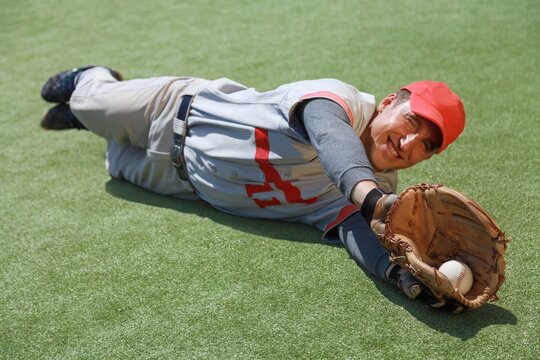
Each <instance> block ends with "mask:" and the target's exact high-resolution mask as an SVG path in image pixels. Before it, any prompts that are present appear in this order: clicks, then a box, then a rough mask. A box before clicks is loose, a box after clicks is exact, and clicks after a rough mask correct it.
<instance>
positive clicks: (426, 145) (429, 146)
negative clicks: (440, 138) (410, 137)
mask: <svg viewBox="0 0 540 360" xmlns="http://www.w3.org/2000/svg"><path fill="white" fill-rule="evenodd" d="M423 143H424V151H425V152H426V153H428V154H430V153H431V152H433V149H434V146H433V144H432V143H431V141H428V140H425V141H423Z"/></svg>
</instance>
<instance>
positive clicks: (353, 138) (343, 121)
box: [295, 99, 390, 280]
mask: <svg viewBox="0 0 540 360" xmlns="http://www.w3.org/2000/svg"><path fill="white" fill-rule="evenodd" d="M296 115H297V117H298V118H299V120H300V122H301V124H303V125H304V128H303V129H301V131H300V132H302V133H303V130H305V132H306V134H307V136H308V137H309V141H310V142H311V144H312V145H313V146H314V147H315V149H316V150H317V154H318V156H319V159H320V161H321V163H322V165H323V167H324V169H325V171H326V173H327V175H328V177H329V178H330V179H331V180H332V181H333V182H334V183H335V184H336V185H337V186H338V188H339V189H340V190H341V192H342V193H343V194H344V195H345V196H346V197H347V198H348V199H350V195H351V191H352V189H353V187H354V185H356V184H357V183H358V182H359V181H361V180H366V179H369V180H373V181H375V175H374V172H373V168H372V167H371V164H370V162H369V160H368V158H367V155H366V151H365V149H364V145H363V144H362V142H361V141H360V139H359V138H358V135H357V134H356V132H355V131H354V130H353V129H352V127H351V126H350V124H349V119H348V117H347V114H346V113H345V111H344V110H343V108H342V107H341V106H340V105H338V104H337V103H335V102H333V101H331V100H327V99H313V100H309V101H307V102H305V103H303V104H301V106H300V107H299V108H298V109H297V110H296ZM295 125H298V124H295ZM296 127H297V126H296ZM302 135H304V134H302ZM333 232H334V233H333V235H334V236H336V237H338V238H339V240H340V241H341V243H342V244H343V245H344V246H345V248H346V249H347V251H348V253H349V255H350V256H351V257H352V258H353V259H354V260H355V261H356V263H357V264H359V265H360V266H362V267H364V268H365V269H366V270H368V271H369V272H370V273H372V274H373V275H375V276H377V277H378V278H380V279H383V280H386V277H385V274H386V271H387V269H388V267H389V266H390V260H389V258H388V253H387V252H386V251H385V250H384V248H383V247H382V246H381V244H380V243H379V241H378V240H377V237H376V236H375V234H373V232H372V231H371V229H370V227H369V225H368V224H367V223H366V221H365V220H364V218H363V217H362V215H361V214H360V213H359V212H357V213H354V214H352V215H351V216H350V217H349V218H347V219H345V220H344V221H343V222H342V223H340V224H339V225H338V226H337V227H336V228H335V230H333ZM328 236H332V234H328Z"/></svg>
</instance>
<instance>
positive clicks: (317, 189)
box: [41, 66, 465, 298]
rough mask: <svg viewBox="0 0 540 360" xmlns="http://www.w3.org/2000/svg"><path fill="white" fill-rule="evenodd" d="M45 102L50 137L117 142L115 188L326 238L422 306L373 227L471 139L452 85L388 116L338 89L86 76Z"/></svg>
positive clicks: (381, 106)
mask: <svg viewBox="0 0 540 360" xmlns="http://www.w3.org/2000/svg"><path fill="white" fill-rule="evenodd" d="M41 95H42V97H43V98H44V99H45V100H46V101H49V102H53V103H58V105H56V106H54V107H53V108H51V109H50V110H49V111H48V112H47V113H45V115H44V117H43V119H42V123H41V125H42V127H43V128H45V129H55V130H61V129H70V128H77V129H87V130H90V131H91V132H93V133H95V134H97V135H99V136H101V137H103V138H104V139H106V141H107V144H108V146H107V159H106V167H107V170H108V171H109V173H110V175H111V176H112V177H113V178H116V179H121V180H125V181H128V182H130V183H133V184H135V185H138V186H140V187H143V188H145V189H148V190H151V191H153V192H156V193H159V194H163V195H169V196H173V197H177V198H181V199H202V200H204V201H206V202H208V203H209V204H210V205H211V206H213V207H214V208H216V209H218V210H220V211H223V212H226V213H230V214H236V215H239V216H246V217H256V218H266V219H281V220H285V221H294V222H302V223H306V224H309V225H313V226H315V227H317V228H319V229H320V230H322V231H323V237H324V239H326V240H328V241H331V242H340V243H342V244H343V245H344V247H345V248H346V249H347V251H348V252H349V254H350V255H351V257H352V258H353V259H354V260H355V261H356V262H357V263H358V264H359V265H361V266H363V267H364V268H365V269H367V270H368V271H369V272H371V273H372V274H374V275H375V276H377V277H378V278H380V279H383V280H385V281H389V282H392V283H394V284H396V285H397V286H398V287H399V288H400V289H401V290H402V291H403V292H404V293H405V294H406V295H407V296H409V297H410V298H415V297H418V295H419V294H420V293H421V290H422V289H421V287H420V285H419V284H418V281H416V280H415V279H414V277H412V276H411V275H408V273H407V272H405V271H403V270H402V269H400V268H399V266H397V265H392V264H391V263H390V261H389V259H388V253H387V252H386V251H385V250H384V249H383V248H382V246H381V245H380V243H379V241H378V240H377V235H376V232H377V231H375V230H372V229H371V227H370V223H371V221H372V219H380V218H384V216H385V212H386V211H387V209H388V205H389V204H391V202H392V199H393V198H395V196H393V195H391V194H392V193H395V192H396V186H397V170H399V169H403V168H408V167H410V166H413V165H414V164H416V163H419V162H421V161H423V160H426V159H429V158H430V157H431V156H432V155H434V154H437V153H441V152H442V151H443V150H445V149H446V147H447V146H448V145H449V144H450V143H452V142H453V141H454V140H455V139H456V138H457V137H458V136H459V134H460V133H461V132H462V130H463V128H464V125H465V113H464V109H463V105H462V103H461V100H460V99H459V97H458V96H457V95H456V94H455V93H453V92H452V91H451V90H450V89H449V88H448V86H446V85H445V84H444V83H441V82H434V81H419V82H415V83H412V84H409V85H407V86H404V87H403V88H402V89H400V90H399V91H398V92H397V93H392V94H390V95H388V96H386V97H385V98H384V99H382V101H380V102H379V103H378V104H377V103H376V102H375V98H374V97H373V96H372V95H370V94H367V93H363V92H360V91H358V90H357V89H356V88H354V87H352V86H351V85H348V84H346V83H344V82H341V81H338V80H335V79H320V80H308V81H299V82H294V83H291V84H286V85H283V86H280V87H278V88H277V89H275V90H272V91H268V92H259V91H257V90H255V89H253V88H248V87H246V86H244V85H242V84H239V83H237V82H234V81H232V80H230V79H226V78H222V79H217V80H206V79H201V78H193V77H155V78H150V79H135V80H129V81H123V79H122V76H121V75H120V73H119V72H117V71H115V70H112V69H109V68H105V67H94V66H86V67H81V68H76V69H72V70H66V71H63V72H60V73H58V74H56V75H54V76H53V77H51V78H50V79H49V80H48V81H47V82H46V83H45V85H44V86H43V88H42V93H41ZM389 194H390V195H389ZM374 231H375V233H374Z"/></svg>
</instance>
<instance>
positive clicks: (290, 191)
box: [246, 128, 317, 208]
mask: <svg viewBox="0 0 540 360" xmlns="http://www.w3.org/2000/svg"><path fill="white" fill-rule="evenodd" d="M255 145H256V147H257V150H256V151H255V161H256V162H257V164H259V168H260V169H261V170H262V172H263V174H264V176H265V179H266V182H265V183H264V184H263V185H251V184H248V185H246V192H247V195H248V196H249V197H250V198H253V195H254V194H256V193H265V192H270V191H274V189H273V188H272V186H270V184H273V185H274V186H275V187H276V188H277V189H279V190H281V191H282V192H283V195H285V200H286V201H287V202H288V203H302V204H313V203H314V202H316V201H317V197H312V198H309V199H303V198H302V194H301V192H300V189H298V188H297V187H296V186H294V185H293V184H292V183H291V182H290V181H283V179H281V176H279V172H278V171H277V170H276V168H275V167H274V165H272V163H271V162H270V160H269V158H270V141H269V139H268V130H264V129H258V128H256V129H255ZM253 201H255V203H256V204H257V205H258V206H259V207H261V208H265V207H267V206H274V205H280V204H281V202H280V201H279V199H277V198H276V197H272V199H270V200H260V199H255V198H253Z"/></svg>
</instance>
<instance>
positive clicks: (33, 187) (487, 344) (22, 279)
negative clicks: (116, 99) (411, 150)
mask: <svg viewBox="0 0 540 360" xmlns="http://www.w3.org/2000/svg"><path fill="white" fill-rule="evenodd" d="M0 5H1V6H0V18H1V22H0V28H1V31H0V53H1V55H0V83H1V84H2V90H1V91H2V96H0V108H1V109H2V112H1V114H0V143H1V144H2V151H1V152H0V164H1V165H2V172H0V183H1V189H2V191H1V193H0V200H1V207H0V218H1V222H0V249H1V251H0V358H5V359H37V358H39V359H43V358H58V359H110V358H118V359H128V358H156V359H163V358H171V359H186V358H203V359H206V358H220V359H231V358H269V359H287V358H290V359H292V358H312V359H315V358H326V359H353V358H356V359H393V358H400V359H454V358H455V359H462V358H466V359H493V358H497V359H535V358H538V354H539V353H540V345H539V344H540V340H539V339H540V315H539V314H540V307H539V300H538V294H539V292H540V287H539V285H538V284H539V280H540V279H539V275H538V274H539V273H540V269H539V265H538V264H539V263H540V256H539V255H538V252H537V251H536V249H537V247H538V234H540V231H539V230H540V227H539V225H538V223H539V220H540V219H539V213H540V211H539V210H540V209H539V205H538V204H539V202H540V198H539V197H540V196H539V193H540V188H539V184H540V181H539V180H540V179H539V175H538V174H539V172H540V171H539V170H540V163H539V158H538V148H539V145H540V141H539V138H540V125H539V122H538V121H539V120H540V116H539V115H540V113H539V110H538V90H537V88H538V85H539V75H538V44H539V33H540V26H539V20H538V19H539V18H540V11H539V9H540V7H539V5H538V2H536V1H517V2H508V1H501V0H494V1H465V0H460V1H439V0H437V1H430V2H427V1H426V2H424V1H419V0H418V1H384V2H383V1H378V2H375V1H345V0H341V1H332V2H330V1H296V2H291V1H284V0H283V1H264V2H263V1H236V2H232V1H224V0H223V1H209V0H203V1H173V0H160V1H154V2H146V1H114V0H113V1H111V0H107V1H105V0H98V1H82V0H75V1H67V0H66V1H53V0H50V1H39V2H38V1H30V0H19V1H7V0H0ZM89 63H95V64H103V65H107V66H111V67H114V68H118V69H119V70H121V71H122V72H123V73H124V75H125V76H126V77H128V78H135V77H147V76H154V75H195V76H202V77H206V78H216V77H221V76H226V77H229V78H232V79H235V80H237V81H239V82H242V83H245V84H248V85H250V86H254V87H256V88H258V89H261V90H268V89H272V88H274V87H276V86H278V85H280V84H282V83H286V82H290V81H295V80H300V79H308V78H320V77H336V78H339V79H342V80H345V81H347V82H349V83H351V84H353V85H355V86H356V87H358V88H359V89H361V90H362V91H366V92H370V93H372V94H375V95H376V96H377V98H379V99H380V98H382V97H383V96H384V95H386V94H387V93H390V92H393V91H394V90H395V89H396V88H397V87H399V86H400V85H403V84H405V83H407V82H410V81H414V80H417V79H421V78H429V79H439V80H444V81H446V82H448V83H449V84H450V85H451V86H452V87H453V88H454V89H455V90H456V91H457V92H458V93H459V94H460V95H461V96H462V98H463V99H464V102H465V107H466V110H467V114H468V124H467V128H466V130H465V132H464V134H463V136H462V137H461V138H460V139H459V140H458V141H457V145H455V146H452V147H450V149H448V150H447V151H446V152H445V153H444V154H442V155H441V156H436V157H435V158H434V159H433V160H432V161H428V162H426V163H424V164H421V165H419V166H418V167H415V168H414V169H410V170H407V171H404V172H402V174H401V175H400V188H403V187H405V186H407V185H409V184H412V183H417V182H422V181H423V182H442V183H444V184H445V185H448V186H451V187H454V188H457V189H460V190H462V191H463V192H465V193H466V194H468V195H470V196H471V197H472V198H474V199H475V200H477V201H478V202H479V203H480V204H481V205H482V206H484V207H485V208H486V209H487V210H488V211H489V212H490V213H492V214H493V215H494V216H495V218H496V219H497V220H498V222H499V224H500V225H501V227H502V228H503V229H504V230H505V231H506V232H507V234H508V235H510V236H512V237H513V242H512V243H511V244H510V248H509V253H508V257H507V259H508V267H507V278H508V280H507V283H506V284H505V285H504V286H503V288H502V291H501V294H500V295H501V300H500V301H499V302H497V303H495V304H490V305H487V306H485V307H483V308H481V309H480V310H478V311H472V312H467V313H464V314H461V315H458V316H455V315H448V314H440V313H437V312H434V311H430V310H428V309H425V308H424V307H423V306H422V305H421V304H418V303H417V302H415V301H409V300H407V299H405V298H404V296H402V295H401V294H400V293H399V292H398V291H396V290H394V289H393V288H391V287H389V286H387V285H385V284H380V283H378V282H375V281H374V280H373V279H372V278H370V277H369V276H367V275H366V274H365V273H364V272H363V271H361V270H359V269H358V267H357V266H356V265H355V264H354V262H353V261H351V260H350V259H348V257H347V255H346V252H345V251H344V250H343V249H342V248H339V247H332V246H328V245H325V244H324V243H322V242H321V241H320V240H319V238H320V234H319V233H318V232H317V231H315V230H313V229H311V228H308V227H306V226H302V225H295V224H283V223H279V222H271V221H258V220H248V219H242V218H236V217H232V216H228V215H224V214H221V213H218V212H216V211H214V210H213V209H211V208H210V207H209V206H207V205H205V204H202V203H199V202H181V201H177V200H173V199H169V198H165V197H161V196H158V195H154V194H151V193H149V192H146V191H143V190H140V189H137V188H135V187H133V186H130V185H128V184H125V183H122V182H118V181H113V180H110V178H109V177H108V176H107V174H106V172H105V170H104V165H103V161H104V144H103V142H102V140H100V139H99V138H97V137H94V136H92V135H91V134H89V133H87V132H81V131H66V132H57V133H54V132H44V131H42V130H41V129H40V128H39V126H38V123H39V117H40V113H41V112H43V111H44V110H46V109H47V104H45V103H44V102H43V101H42V100H41V99H40V98H39V91H40V88H41V85H42V83H43V81H44V80H46V78H47V77H48V76H50V75H51V74H53V73H55V72H57V71H59V70H63V69H65V68H69V67H73V66H77V65H84V64H89Z"/></svg>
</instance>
